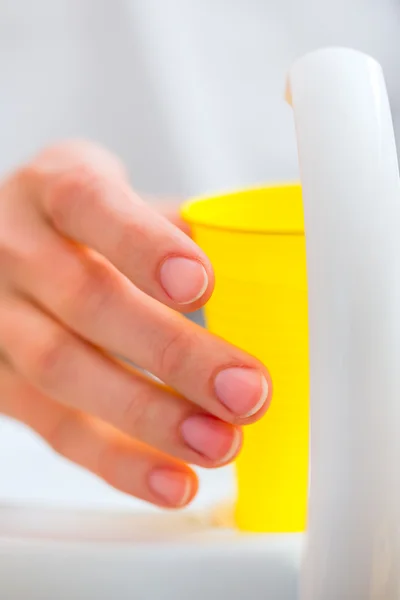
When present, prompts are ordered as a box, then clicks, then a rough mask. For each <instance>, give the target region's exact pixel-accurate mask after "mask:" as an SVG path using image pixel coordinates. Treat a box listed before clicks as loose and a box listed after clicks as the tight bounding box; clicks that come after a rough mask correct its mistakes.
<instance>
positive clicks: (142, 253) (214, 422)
mask: <svg viewBox="0 0 400 600" xmlns="http://www.w3.org/2000/svg"><path fill="white" fill-rule="evenodd" d="M163 212H164V214H161V213H160V212H157V211H156V210H155V209H153V208H151V207H150V206H149V205H148V203H146V202H145V201H144V200H142V199H141V198H140V197H139V196H138V195H137V194H135V192H134V191H133V190H132V188H131V187H130V184H129V183H128V181H127V178H126V175H125V172H124V169H123V167H122V166H121V164H120V162H119V161H118V159H116V158H115V157H114V156H112V155H111V154H109V153H108V152H107V151H106V150H104V149H102V148H99V147H97V146H95V145H93V144H90V143H89V142H81V141H73V142H66V143H62V144H59V145H57V146H54V147H52V148H49V149H46V150H45V151H43V152H41V153H40V154H39V155H37V156H36V157H34V158H33V159H32V160H31V161H30V162H28V163H27V164H26V165H24V166H22V167H21V168H20V169H19V170H18V171H16V172H14V173H12V174H11V175H10V176H9V177H7V178H6V179H5V180H4V181H3V182H2V185H1V188H0V412H1V413H3V414H5V415H8V416H10V417H12V418H14V419H16V420H19V421H21V422H23V423H25V424H26V425H28V426H29V427H31V428H32V429H33V430H34V431H36V432H37V433H38V434H39V435H40V436H42V437H43V438H44V439H45V440H46V441H47V442H48V443H49V444H50V446H52V448H53V449H54V450H55V451H57V452H58V453H60V454H61V455H63V456H65V457H66V458H68V459H69V460H71V461H73V462H75V463H77V464H79V465H81V466H82V467H84V468H86V469H88V470H89V471H92V472H93V473H95V474H96V475H98V476H99V477H101V478H103V479H104V480H105V481H106V482H108V483H109V484H110V485H112V486H114V487H116V488H117V489H119V490H122V491H123V492H125V493H127V494H131V495H133V496H136V497H138V498H140V499H142V500H145V501H148V502H151V503H153V504H156V505H158V506H162V507H170V508H178V507H181V506H185V505H186V504H188V503H189V502H190V501H191V500H192V499H193V497H194V496H195V494H196V491H197V485H198V483H197V477H196V474H195V473H194V471H193V470H192V468H191V466H190V465H199V466H202V467H206V468H215V467H219V466H222V465H224V464H227V463H229V462H230V461H232V460H233V459H234V458H235V456H236V455H237V453H238V452H239V451H240V447H241V444H242V426H244V425H248V424H251V423H254V422H255V421H257V420H258V419H260V418H261V417H262V416H263V415H264V413H265V412H266V410H267V408H268V405H269V402H270V397H271V389H272V387H271V382H270V378H269V375H268V372H267V370H266V368H265V367H264V366H263V365H262V364H260V363H259V362H258V361H257V360H256V359H255V358H253V357H251V356H249V355H247V354H246V353H244V352H243V351H241V350H240V349H238V348H235V347H233V346H231V345H230V344H228V343H226V342H225V341H223V340H221V339H219V338H217V337H215V336H213V335H211V334H210V333H209V332H207V331H205V330H203V329H202V328H200V327H198V326H197V325H195V324H193V323H191V322H189V321H187V320H186V319H185V318H184V317H183V316H182V315H181V314H179V313H183V312H190V311H193V310H196V309H198V308H200V307H201V306H203V305H204V304H205V302H206V301H207V300H208V299H209V298H210V296H211V294H212V291H213V285H214V275H213V270H212V266H211V264H210V261H209V260H208V258H207V257H206V256H205V255H204V253H203V252H202V251H201V250H200V248H198V247H197V245H196V244H195V243H194V242H193V241H192V240H191V239H190V237H189V235H187V233H188V231H187V230H186V229H185V228H184V226H183V224H181V223H180V221H179V217H178V216H177V212H175V211H174V210H172V209H171V208H168V209H163ZM115 356H118V357H124V358H126V359H127V360H129V361H130V362H131V363H133V364H135V365H138V367H139V368H140V369H143V370H145V371H146V372H149V373H152V374H153V375H154V376H156V377H157V378H158V379H160V380H161V381H162V382H165V385H164V384H161V383H158V382H156V381H154V380H153V379H152V378H150V377H147V376H145V375H144V374H142V373H141V372H140V371H139V370H135V369H134V368H128V367H127V366H126V365H125V364H122V363H121V361H120V360H118V359H116V358H114V357H115Z"/></svg>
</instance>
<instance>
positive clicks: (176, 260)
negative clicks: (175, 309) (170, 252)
mask: <svg viewBox="0 0 400 600" xmlns="http://www.w3.org/2000/svg"><path fill="white" fill-rule="evenodd" d="M160 281H161V285H162V287H163V288H164V290H165V292H166V293H167V294H168V296H169V297H170V298H171V300H174V302H177V303H178V304H191V303H192V302H195V301H196V300H199V298H201V297H202V296H203V295H204V292H205V291H206V289H207V287H208V275H207V271H206V270H205V268H204V267H203V265H202V264H201V262H199V261H197V260H192V259H190V258H184V257H181V256H174V257H172V258H168V259H167V260H166V261H165V262H164V263H163V264H162V265H161V269H160Z"/></svg>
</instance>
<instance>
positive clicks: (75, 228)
mask: <svg viewBox="0 0 400 600" xmlns="http://www.w3.org/2000/svg"><path fill="white" fill-rule="evenodd" d="M75 160H76V163H75V164H74V163H73V162H72V164H71V161H69V162H68V167H67V168H63V167H62V165H61V166H60V168H59V170H58V171H57V170H56V171H55V172H54V171H52V172H51V173H46V170H44V172H43V171H42V172H41V177H40V178H38V181H39V186H38V187H39V194H38V196H39V198H40V203H41V206H42V208H43V209H44V211H45V213H46V215H47V217H48V218H49V220H50V221H51V223H52V224H53V226H54V227H55V228H56V229H57V230H58V231H59V232H61V233H62V234H63V235H65V236H66V237H68V238H70V239H72V240H74V241H77V242H79V243H82V244H84V245H86V246H89V247H90V248H92V249H94V250H96V251H97V252H99V253H100V254H102V255H103V256H105V257H106V258H107V259H108V260H109V261H110V262H111V263H112V264H113V265H114V266H115V267H116V268H117V269H118V270H119V271H120V272H122V273H123V274H124V275H126V276H127V277H128V278H129V279H130V280H131V281H132V282H133V283H134V284H135V285H136V286H137V287H139V288H140V289H141V290H142V291H144V292H145V293H147V294H148V295H150V296H152V297H153V298H156V299H157V300H159V301H161V302H163V303H164V304H167V305H169V306H171V307H172V308H174V309H176V310H182V309H183V308H184V310H185V311H186V312H187V311H188V310H195V309H197V308H199V307H200V306H201V305H203V304H204V303H205V302H206V301H207V299H208V298H209V297H210V295H211V293H212V289H213V285H214V277H213V271H212V267H211V265H210V262H209V260H208V258H207V257H206V256H205V254H204V253H203V252H202V250H201V249H200V248H199V247H198V246H197V245H196V244H195V243H194V242H193V241H192V240H191V239H190V238H189V237H188V236H187V235H186V234H185V233H184V232H183V231H181V230H180V229H179V228H178V227H177V226H175V225H174V224H173V223H171V222H170V221H168V220H167V219H166V218H164V217H163V216H162V215H160V214H159V213H157V212H156V211H155V210H153V209H152V208H151V207H150V206H149V205H147V204H146V203H145V202H143V200H142V199H141V198H140V197H139V196H138V195H137V194H135V192H134V191H133V190H132V189H131V187H130V186H129V184H128V182H127V180H126V179H125V178H124V177H123V176H122V174H121V175H119V174H118V172H116V171H112V170H105V169H104V166H103V163H102V165H101V166H100V165H99V164H98V163H97V162H96V160H94V159H93V158H90V159H88V157H87V155H85V156H84V157H83V159H82V158H81V157H80V155H79V153H77V155H76V159H75Z"/></svg>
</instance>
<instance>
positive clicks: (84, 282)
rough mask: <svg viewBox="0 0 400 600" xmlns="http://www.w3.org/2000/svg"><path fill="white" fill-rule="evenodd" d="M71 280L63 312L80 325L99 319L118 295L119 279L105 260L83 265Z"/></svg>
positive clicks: (68, 280)
mask: <svg viewBox="0 0 400 600" xmlns="http://www.w3.org/2000/svg"><path fill="white" fill-rule="evenodd" d="M67 282H68V283H67V284H66V289H67V290H68V291H67V296H66V297H64V299H63V300H62V304H63V306H62V307H61V312H62V313H63V314H64V315H65V316H66V317H67V318H68V320H69V321H71V322H73V323H74V324H75V325H77V326H80V325H83V324H85V323H86V322H88V321H90V322H93V321H97V320H98V319H99V318H100V317H101V315H102V314H104V312H105V311H106V310H107V308H108V307H109V306H111V305H112V303H113V298H114V297H115V296H116V294H117V284H116V278H115V277H114V276H113V274H112V272H111V270H110V268H109V267H108V265H106V264H105V263H104V264H102V263H101V262H94V261H93V262H92V263H91V264H87V265H84V264H81V265H80V266H79V268H78V269H77V272H75V273H74V274H73V275H71V276H70V277H69V278H67Z"/></svg>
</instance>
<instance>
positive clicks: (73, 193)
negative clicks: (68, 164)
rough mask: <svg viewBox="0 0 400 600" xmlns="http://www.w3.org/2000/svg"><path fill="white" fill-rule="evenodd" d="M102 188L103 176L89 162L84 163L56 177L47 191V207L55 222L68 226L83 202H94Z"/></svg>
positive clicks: (58, 224) (63, 227)
mask: <svg viewBox="0 0 400 600" xmlns="http://www.w3.org/2000/svg"><path fill="white" fill-rule="evenodd" d="M101 188H102V178H101V176H100V174H99V173H98V171H97V170H96V169H95V168H94V167H92V166H91V165H89V164H86V163H82V164H81V165H78V166H75V167H74V168H73V169H70V170H69V171H67V172H66V173H63V174H62V175H58V176H57V177H54V178H53V180H52V181H51V184H50V185H49V189H48V193H47V209H48V211H49V215H50V218H51V219H52V221H53V223H54V224H55V225H56V226H57V227H59V228H60V229H65V228H68V225H69V224H70V222H71V220H72V219H73V218H74V215H75V214H76V212H77V211H78V210H79V208H80V206H81V204H82V203H83V202H84V203H85V205H87V204H88V203H91V202H93V201H94V200H95V199H96V197H97V194H98V192H99V190H100V189H101Z"/></svg>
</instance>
